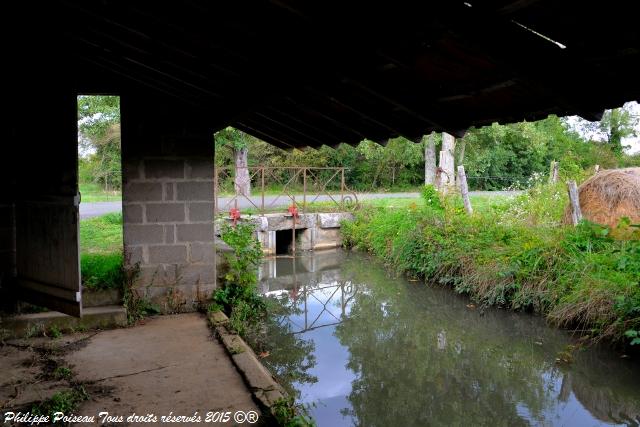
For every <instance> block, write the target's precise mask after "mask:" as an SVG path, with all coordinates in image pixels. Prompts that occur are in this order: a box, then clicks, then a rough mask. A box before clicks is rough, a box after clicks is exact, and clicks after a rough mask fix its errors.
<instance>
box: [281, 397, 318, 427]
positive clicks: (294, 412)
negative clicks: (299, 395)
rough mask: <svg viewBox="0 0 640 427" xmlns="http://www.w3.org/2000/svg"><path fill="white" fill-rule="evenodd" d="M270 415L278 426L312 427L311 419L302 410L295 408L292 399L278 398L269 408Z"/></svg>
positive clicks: (313, 423) (313, 424)
mask: <svg viewBox="0 0 640 427" xmlns="http://www.w3.org/2000/svg"><path fill="white" fill-rule="evenodd" d="M271 413H272V414H273V416H274V418H275V419H276V422H277V423H278V425H280V426H283V427H312V426H315V425H316V424H315V422H314V421H313V419H312V418H311V417H310V416H309V415H308V414H306V413H305V411H304V409H303V408H301V407H299V406H296V404H295V402H294V400H293V398H280V399H278V400H277V401H276V402H275V403H274V404H273V405H272V406H271Z"/></svg>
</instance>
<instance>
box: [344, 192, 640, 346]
mask: <svg viewBox="0 0 640 427" xmlns="http://www.w3.org/2000/svg"><path fill="white" fill-rule="evenodd" d="M423 198H424V200H425V202H424V206H422V207H417V206H416V207H408V208H404V209H394V210H388V209H379V208H371V209H365V210H363V211H362V212H360V213H358V214H357V215H356V220H355V221H354V222H345V223H344V224H343V226H342V233H343V237H344V242H345V245H347V246H349V247H355V248H358V249H362V250H367V251H370V252H372V253H373V254H375V255H377V256H379V257H380V258H382V259H383V260H384V261H385V262H386V263H387V264H388V265H390V266H393V267H394V268H396V269H397V270H398V271H403V272H406V273H407V274H409V275H412V276H415V277H422V278H424V279H425V280H426V281H427V282H429V283H433V284H440V285H446V286H451V287H453V288H454V289H455V290H456V291H457V292H459V293H463V294H468V295H470V296H471V297H472V298H473V299H475V300H477V301H478V302H480V303H482V304H485V305H495V306H500V307H506V308H511V309H516V310H528V311H535V312H538V313H543V314H544V315H546V316H547V318H548V319H549V320H550V321H552V322H553V323H555V324H557V325H560V326H563V327H567V328H571V329H573V330H576V331H578V332H579V333H580V334H582V335H584V336H588V337H590V338H591V339H594V340H598V339H602V338H606V339H608V340H611V341H613V342H615V343H621V344H632V345H637V344H639V341H640V340H637V339H636V338H637V337H638V331H639V330H640V229H635V231H633V230H634V228H633V227H632V224H629V223H628V221H621V223H620V226H619V227H620V228H625V229H627V230H626V232H622V230H615V229H614V230H611V229H609V228H606V227H602V226H599V225H596V224H591V223H588V222H583V223H581V224H580V225H579V226H578V227H566V226H561V225H560V218H561V213H562V211H563V209H564V206H565V204H566V190H565V189H564V188H563V186H562V185H561V184H558V185H549V184H538V185H536V186H534V187H533V188H532V189H531V190H529V191H528V192H526V193H525V194H523V195H521V196H518V197H517V198H515V199H514V200H513V201H512V202H511V203H509V204H504V205H496V206H494V207H493V208H491V209H488V210H485V211H482V212H479V213H478V212H477V213H476V214H474V215H473V216H471V217H469V216H467V215H465V214H464V211H463V209H462V206H461V203H460V201H459V200H458V199H457V198H456V197H449V198H441V197H440V195H439V194H438V193H437V192H435V191H434V190H433V188H432V187H426V188H425V190H424V192H423ZM614 235H624V236H626V238H625V239H615V238H614V237H613V236H614Z"/></svg>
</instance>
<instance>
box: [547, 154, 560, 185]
mask: <svg viewBox="0 0 640 427" xmlns="http://www.w3.org/2000/svg"><path fill="white" fill-rule="evenodd" d="M558 166H559V164H558V162H556V161H555V160H554V161H552V162H551V170H550V171H549V183H550V184H555V183H556V182H558Z"/></svg>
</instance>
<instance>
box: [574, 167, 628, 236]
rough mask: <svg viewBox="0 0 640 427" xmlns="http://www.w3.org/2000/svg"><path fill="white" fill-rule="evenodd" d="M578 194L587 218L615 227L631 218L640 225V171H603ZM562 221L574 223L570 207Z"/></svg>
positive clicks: (579, 189)
mask: <svg viewBox="0 0 640 427" xmlns="http://www.w3.org/2000/svg"><path fill="white" fill-rule="evenodd" d="M578 195H579V198H580V209H581V210H582V217H583V218H584V219H587V220H589V221H591V222H595V223H598V224H602V225H608V226H610V227H615V226H616V225H618V222H619V221H620V218H622V217H628V218H629V219H630V220H631V223H633V224H640V168H627V169H609V170H603V171H600V172H598V173H597V174H595V175H593V176H592V177H591V178H589V179H587V180H586V181H585V182H583V183H582V185H580V187H578ZM563 222H564V223H565V224H571V206H570V205H569V206H567V207H566V209H565V211H564V218H563Z"/></svg>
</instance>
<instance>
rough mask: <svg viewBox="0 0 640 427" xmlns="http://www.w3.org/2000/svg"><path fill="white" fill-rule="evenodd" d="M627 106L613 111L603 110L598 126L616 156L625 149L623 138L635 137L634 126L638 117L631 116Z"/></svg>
mask: <svg viewBox="0 0 640 427" xmlns="http://www.w3.org/2000/svg"><path fill="white" fill-rule="evenodd" d="M628 105H629V104H627V105H625V106H623V107H622V108H614V109H613V110H605V112H604V114H603V115H602V119H601V120H600V123H599V124H598V126H599V129H600V131H601V132H602V133H604V135H605V137H606V141H607V143H608V144H609V145H610V147H611V150H613V152H615V153H617V154H622V152H623V151H624V149H625V148H627V147H626V146H623V145H622V140H623V138H626V137H630V136H637V132H636V126H637V125H638V122H639V117H638V116H637V115H635V114H633V112H632V111H631V109H630V107H628Z"/></svg>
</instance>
